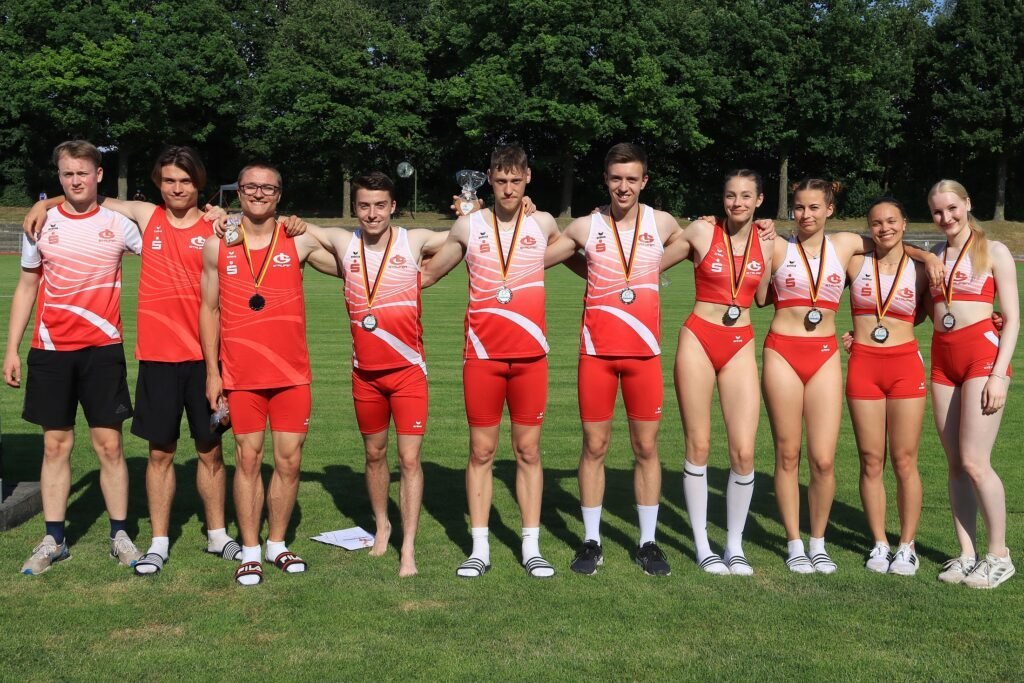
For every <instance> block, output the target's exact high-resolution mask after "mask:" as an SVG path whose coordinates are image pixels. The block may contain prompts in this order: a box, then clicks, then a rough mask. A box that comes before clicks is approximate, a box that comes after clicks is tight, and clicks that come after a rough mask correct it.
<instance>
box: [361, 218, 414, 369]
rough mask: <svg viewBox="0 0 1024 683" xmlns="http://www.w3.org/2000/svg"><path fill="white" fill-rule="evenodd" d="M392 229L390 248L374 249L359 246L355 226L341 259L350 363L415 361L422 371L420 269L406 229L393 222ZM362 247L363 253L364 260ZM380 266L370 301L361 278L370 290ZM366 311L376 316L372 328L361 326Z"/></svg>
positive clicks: (387, 365) (376, 365)
mask: <svg viewBox="0 0 1024 683" xmlns="http://www.w3.org/2000/svg"><path fill="white" fill-rule="evenodd" d="M391 231H392V233H391V234H392V243H391V248H390V249H387V248H386V247H384V245H383V244H382V245H381V246H382V247H384V248H382V249H381V250H380V251H373V250H371V249H365V250H361V248H360V247H361V239H362V231H361V230H356V231H355V234H353V235H352V240H351V243H350V245H349V248H348V250H347V251H346V252H345V254H344V256H343V257H342V259H341V264H342V268H343V272H344V274H345V306H346V307H347V308H348V317H349V320H350V322H351V327H352V366H353V367H355V368H360V369H363V370H389V369H392V368H402V367H406V366H408V365H418V366H420V367H421V368H423V371H424V372H426V369H427V366H426V363H425V362H424V360H423V325H422V323H421V322H420V315H421V305H420V269H419V266H418V265H417V263H416V256H414V255H413V253H412V251H411V250H410V249H409V233H408V232H407V231H406V230H405V228H399V227H396V226H391ZM385 244H386V241H385ZM361 252H362V253H365V257H366V260H367V263H366V264H364V263H363V260H362V256H361V255H360V254H361ZM385 252H387V253H385ZM385 257H387V261H385V260H384V259H385ZM364 267H365V268H366V272H365V273H364V272H363V268H364ZM381 268H383V269H384V272H383V274H382V275H380V283H379V284H378V285H377V292H376V296H375V297H374V299H373V304H372V306H371V305H370V302H369V291H368V288H367V286H366V281H365V280H364V279H363V278H364V275H365V277H366V278H367V279H368V280H369V283H370V286H369V289H372V288H373V283H374V282H375V281H376V280H377V275H378V274H379V273H380V272H381ZM367 315H372V316H373V318H374V319H375V320H376V327H374V328H373V329H372V330H367V329H366V328H365V327H364V325H363V319H364V318H366V316H367Z"/></svg>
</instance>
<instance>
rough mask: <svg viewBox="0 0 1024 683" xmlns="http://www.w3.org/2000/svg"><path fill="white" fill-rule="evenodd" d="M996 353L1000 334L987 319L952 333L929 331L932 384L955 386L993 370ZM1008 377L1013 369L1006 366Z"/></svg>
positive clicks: (983, 375)
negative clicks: (930, 332)
mask: <svg viewBox="0 0 1024 683" xmlns="http://www.w3.org/2000/svg"><path fill="white" fill-rule="evenodd" d="M998 353H999V333H998V332H997V331H996V328H995V325H993V324H992V321H991V320H990V319H987V318H986V319H985V320H982V321H981V322H977V323H974V324H973V325H968V326H967V327H964V328H962V329H959V330H953V331H952V332H938V331H936V332H934V333H933V334H932V373H931V380H932V382H934V383H935V384H944V385H946V386H950V387H958V386H960V385H961V384H963V383H964V382H966V381H967V380H969V379H972V378H974V377H985V376H987V375H988V374H990V373H991V372H992V367H993V365H995V362H996V355H997V354H998ZM1006 375H1007V377H1009V376H1012V375H1013V369H1012V368H1011V367H1010V366H1007V367H1006Z"/></svg>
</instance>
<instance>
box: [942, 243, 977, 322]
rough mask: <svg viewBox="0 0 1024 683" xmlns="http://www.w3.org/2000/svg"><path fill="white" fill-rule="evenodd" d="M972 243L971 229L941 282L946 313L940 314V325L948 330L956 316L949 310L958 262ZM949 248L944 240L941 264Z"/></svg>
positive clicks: (943, 262)
mask: <svg viewBox="0 0 1024 683" xmlns="http://www.w3.org/2000/svg"><path fill="white" fill-rule="evenodd" d="M973 243H974V231H973V230H971V234H970V235H969V236H968V237H967V241H966V242H965V243H964V248H963V249H961V250H960V254H959V255H958V256H957V257H956V261H954V262H953V270H951V271H949V277H948V278H946V281H945V282H944V283H943V284H942V296H943V298H944V299H945V301H946V315H944V316H942V327H943V328H944V329H945V330H946V331H947V332H949V331H950V330H952V329H953V328H954V327H956V316H954V315H953V312H952V311H951V310H950V308H951V306H952V305H953V281H954V280H955V279H956V273H957V271H958V270H960V263H961V262H962V261H963V260H964V256H965V255H966V254H967V252H968V251H969V250H970V248H971V245H972V244H973ZM948 250H949V242H946V247H945V248H944V249H943V250H942V265H946V252H947V251H948Z"/></svg>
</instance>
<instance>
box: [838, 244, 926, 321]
mask: <svg viewBox="0 0 1024 683" xmlns="http://www.w3.org/2000/svg"><path fill="white" fill-rule="evenodd" d="M895 279H896V276H895V275H882V274H880V275H879V280H880V281H881V285H882V288H881V289H882V295H881V300H882V303H883V304H884V303H885V297H886V296H887V295H888V294H889V293H890V292H892V288H893V287H895V288H896V291H895V292H893V293H892V302H891V303H890V304H889V310H888V311H886V313H885V317H887V318H895V319H896V320H902V321H904V322H908V323H913V322H914V318H915V314H916V313H917V271H916V270H915V269H914V262H913V261H909V260H908V261H907V265H906V267H905V268H904V269H903V273H902V274H901V275H900V280H899V282H896V283H893V280H895ZM850 307H851V308H852V309H853V314H854V315H870V316H874V315H878V311H877V309H876V303H875V258H874V256H873V255H871V254H865V255H864V263H863V265H861V267H860V272H858V273H857V277H855V278H854V279H853V281H852V282H851V283H850Z"/></svg>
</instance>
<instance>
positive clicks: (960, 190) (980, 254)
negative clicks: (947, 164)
mask: <svg viewBox="0 0 1024 683" xmlns="http://www.w3.org/2000/svg"><path fill="white" fill-rule="evenodd" d="M940 192H952V193H953V194H955V195H956V196H957V197H959V198H960V199H961V200H963V201H964V202H965V203H966V202H967V201H968V200H970V195H968V194H967V188H966V187H964V186H963V185H961V184H960V183H958V182H957V181H955V180H940V181H939V182H937V183H935V184H934V185H932V189H931V190H930V191H929V192H928V199H931V198H932V197H933V196H935V195H936V194H939V193H940ZM967 225H968V226H969V227H970V228H971V231H972V232H973V233H974V242H973V243H972V244H971V252H970V256H971V270H973V271H974V272H975V273H977V274H978V275H981V274H982V273H985V272H986V271H988V266H989V262H988V237H986V236H985V231H984V230H982V229H981V225H979V224H978V219H976V218H975V217H974V214H972V213H971V212H970V211H968V212H967Z"/></svg>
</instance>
